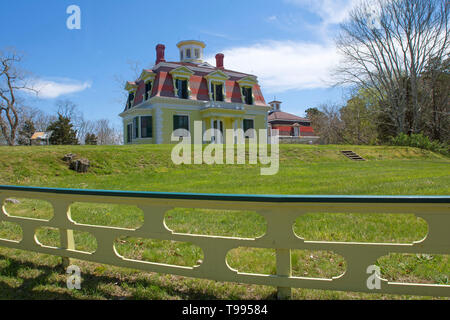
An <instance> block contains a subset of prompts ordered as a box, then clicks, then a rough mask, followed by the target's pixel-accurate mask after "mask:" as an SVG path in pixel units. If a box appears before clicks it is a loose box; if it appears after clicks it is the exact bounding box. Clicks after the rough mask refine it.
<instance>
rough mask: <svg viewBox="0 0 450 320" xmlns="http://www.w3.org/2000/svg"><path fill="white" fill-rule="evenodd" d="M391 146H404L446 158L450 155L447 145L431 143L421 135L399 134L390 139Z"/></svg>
mask: <svg viewBox="0 0 450 320" xmlns="http://www.w3.org/2000/svg"><path fill="white" fill-rule="evenodd" d="M391 145H393V146H406V147H415V148H420V149H425V150H430V151H433V152H439V153H442V154H444V155H446V156H449V155H450V149H449V145H448V144H445V143H439V142H438V141H431V140H430V139H429V138H428V137H427V136H424V135H423V134H421V133H419V134H414V133H413V134H411V135H407V134H404V133H400V134H399V135H398V136H397V137H393V138H392V139H391Z"/></svg>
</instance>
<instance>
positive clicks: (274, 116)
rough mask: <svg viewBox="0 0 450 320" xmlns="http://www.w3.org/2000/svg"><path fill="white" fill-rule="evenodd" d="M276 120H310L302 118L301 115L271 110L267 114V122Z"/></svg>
mask: <svg viewBox="0 0 450 320" xmlns="http://www.w3.org/2000/svg"><path fill="white" fill-rule="evenodd" d="M277 120H279V121H292V122H296V121H303V122H310V121H309V119H306V118H302V117H299V116H296V115H294V114H291V113H287V112H283V111H273V112H272V113H270V114H269V116H268V121H269V122H272V121H277Z"/></svg>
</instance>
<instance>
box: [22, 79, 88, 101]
mask: <svg viewBox="0 0 450 320" xmlns="http://www.w3.org/2000/svg"><path fill="white" fill-rule="evenodd" d="M29 83H30V85H31V87H32V88H33V89H34V90H36V91H37V96H38V97H39V98H41V99H54V98H58V97H60V96H62V95H66V94H70V93H75V92H80V91H83V90H86V89H88V88H90V87H91V85H92V84H91V82H89V81H85V82H79V81H76V80H71V79H54V80H48V79H32V80H30V81H29ZM27 92H30V91H27Z"/></svg>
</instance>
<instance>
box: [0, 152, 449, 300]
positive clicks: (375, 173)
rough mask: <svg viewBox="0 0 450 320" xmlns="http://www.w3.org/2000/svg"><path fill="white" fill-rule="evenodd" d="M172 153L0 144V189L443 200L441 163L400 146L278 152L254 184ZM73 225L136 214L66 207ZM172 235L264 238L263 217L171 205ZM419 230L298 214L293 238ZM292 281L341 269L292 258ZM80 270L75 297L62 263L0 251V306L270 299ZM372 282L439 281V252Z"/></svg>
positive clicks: (235, 264)
mask: <svg viewBox="0 0 450 320" xmlns="http://www.w3.org/2000/svg"><path fill="white" fill-rule="evenodd" d="M339 150H353V151H355V152H356V153H358V154H360V155H361V156H363V157H364V158H366V159H368V160H369V161H366V162H352V161H350V160H348V159H346V158H345V157H343V156H342V155H340V154H339ZM69 152H72V153H76V154H78V155H79V156H82V157H86V158H88V159H89V160H90V161H91V164H92V166H91V168H90V171H89V173H87V174H77V173H74V172H73V171H70V170H68V168H67V164H66V163H64V162H63V161H62V160H61V158H62V157H63V156H64V154H66V153H69ZM170 153H171V146H101V147H100V146H61V147H32V148H30V147H0V184H10V185H26V186H40V187H64V188H81V189H116V190H138V191H171V192H205V193H240V194H352V195H357V194H360V195H380V194H384V195H399V194H402V195H414V194H420V195H448V194H449V188H450V183H449V181H450V166H449V164H450V161H449V159H448V158H446V157H444V156H442V155H439V154H435V153H432V152H428V151H424V150H420V149H415V148H408V147H366V146H305V145H281V146H280V170H279V172H278V174H277V175H274V176H261V175H260V166H259V165H248V164H246V165H200V166H199V165H181V166H175V165H174V164H173V163H172V162H171V160H170ZM19 200H20V201H21V202H20V204H11V203H7V204H6V205H5V208H6V210H7V211H8V213H10V214H12V215H16V216H22V217H31V218H37V219H43V220H49V219H51V217H52V216H53V210H52V207H51V206H50V204H49V203H48V202H45V201H39V200H33V199H19ZM71 213H72V218H73V219H74V220H75V221H76V222H78V223H83V224H94V225H102V226H103V225H104V226H115V227H122V228H130V229H135V228H138V227H139V226H141V225H142V223H143V219H144V217H143V213H142V211H141V210H140V209H139V208H137V207H135V206H122V205H111V204H101V203H99V204H87V203H74V204H73V205H72V206H71ZM165 223H166V225H167V227H168V228H169V229H171V230H173V231H175V232H180V233H191V234H205V235H220V236H228V237H243V238H254V237H259V236H261V235H263V234H264V233H265V231H266V227H267V226H266V222H265V220H264V219H263V218H262V217H261V216H260V215H258V214H257V213H255V212H252V211H225V210H201V209H190V208H176V209H173V210H171V211H169V212H168V213H167V214H166V216H165ZM427 231H428V229H427V224H426V223H425V222H424V221H423V220H422V219H420V218H417V217H415V216H414V215H412V214H408V213H407V212H405V213H404V214H395V215H394V214H383V215H380V214H370V213H369V214H347V213H339V214H337V213H334V214H324V213H320V214H319V213H314V212H311V213H308V214H306V215H303V216H301V217H299V218H298V219H297V220H296V222H295V224H294V232H295V233H296V234H297V235H298V236H300V237H302V238H305V239H306V240H321V241H361V242H384V243H395V242H401V243H412V242H413V241H418V240H421V239H423V238H424V237H425V236H426V234H427ZM36 235H37V239H38V240H39V241H40V242H41V243H42V244H45V245H49V246H59V232H58V230H56V229H52V228H40V229H38V230H37V232H36ZM74 236H75V243H76V249H77V250H82V251H88V252H93V251H95V249H96V246H97V245H96V241H95V238H94V237H93V236H92V235H90V234H89V233H86V232H77V231H75V234H74ZM0 237H1V238H6V239H13V240H17V239H20V238H21V230H20V227H19V226H18V225H16V224H13V223H6V222H4V223H1V224H0ZM115 246H116V249H117V251H118V252H119V253H120V254H121V255H123V256H125V257H127V258H133V259H138V260H144V261H152V262H161V263H168V264H174V265H181V266H193V265H197V264H199V263H201V260H202V259H203V252H202V250H201V248H198V247H196V246H194V245H192V244H189V243H179V242H174V241H160V240H154V239H140V238H133V237H121V238H119V239H116V242H115ZM291 257H292V268H293V274H294V275H296V276H305V277H319V278H330V277H334V276H339V275H340V274H342V273H343V272H345V269H346V261H345V260H344V259H343V258H342V257H341V256H339V255H337V254H336V253H334V252H328V251H308V250H293V251H292V255H291ZM227 261H228V264H229V265H230V266H231V267H232V268H235V269H238V270H239V271H242V272H256V273H261V274H274V273H275V271H276V268H275V265H276V264H275V252H274V250H266V249H256V248H236V249H234V250H232V251H230V252H229V253H228V256H227ZM76 264H77V265H79V266H80V267H81V269H82V276H83V282H82V289H81V290H79V291H77V290H75V291H73V290H68V289H66V286H65V280H66V274H65V271H64V269H63V268H62V266H61V258H58V257H52V256H47V255H42V254H36V253H31V252H25V251H20V250H11V249H6V248H0V298H2V299H11V298H12V299H34V298H40V299H71V298H74V299H272V298H275V295H276V291H275V289H274V288H272V287H265V286H252V285H243V284H235V283H219V282H214V281H208V280H199V279H191V278H183V277H177V276H173V275H159V274H154V273H144V272H139V271H136V270H128V269H123V268H117V267H112V266H105V265H100V264H95V263H88V262H83V261H76ZM377 264H378V265H379V266H380V267H381V271H382V276H383V277H385V278H387V279H389V280H395V281H403V282H419V283H436V284H448V283H449V277H450V263H449V261H448V256H447V255H426V254H425V253H424V254H422V255H407V254H391V255H389V256H386V257H381V258H380V259H378V261H377ZM293 298H294V299H305V298H306V299H411V298H424V297H413V296H396V295H380V294H361V293H352V292H332V291H321V290H306V289H295V290H294V295H293Z"/></svg>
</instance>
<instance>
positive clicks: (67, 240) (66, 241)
mask: <svg viewBox="0 0 450 320" xmlns="http://www.w3.org/2000/svg"><path fill="white" fill-rule="evenodd" d="M59 234H60V238H61V247H62V248H64V249H75V240H74V238H73V230H68V229H60V232H59ZM62 263H63V266H64V268H67V267H68V266H70V264H71V263H70V258H67V257H62Z"/></svg>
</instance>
